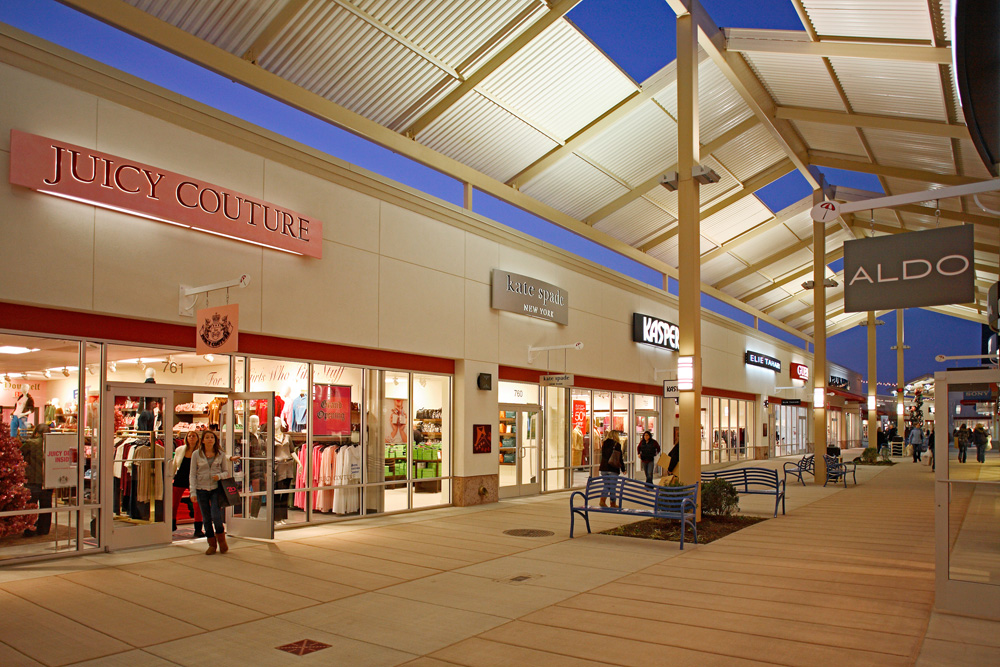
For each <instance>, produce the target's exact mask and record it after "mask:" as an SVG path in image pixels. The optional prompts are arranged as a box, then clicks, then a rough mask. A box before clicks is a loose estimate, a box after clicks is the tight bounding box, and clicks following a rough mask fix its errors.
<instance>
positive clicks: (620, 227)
mask: <svg viewBox="0 0 1000 667" xmlns="http://www.w3.org/2000/svg"><path fill="white" fill-rule="evenodd" d="M673 222H675V220H674V218H673V217H672V216H671V215H670V214H668V213H667V212H666V211H664V210H663V209H661V208H660V207H658V206H656V205H654V204H653V203H652V202H650V201H648V200H646V199H643V198H639V199H636V200H635V201H634V202H631V203H630V204H628V205H626V206H623V207H622V208H620V209H618V210H617V211H615V212H614V213H612V214H611V215H609V216H608V217H606V218H604V219H603V220H600V221H598V222H597V223H596V224H595V225H594V229H597V230H600V231H602V232H606V233H608V234H610V235H612V236H614V237H615V238H616V239H619V240H620V241H623V242H624V243H627V244H629V245H633V246H634V245H638V244H639V242H640V241H643V240H645V239H646V238H647V237H648V236H649V235H651V234H653V233H654V232H656V231H658V230H660V229H663V228H665V227H667V226H669V225H670V224H672V223H673Z"/></svg>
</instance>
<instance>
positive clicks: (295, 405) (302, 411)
mask: <svg viewBox="0 0 1000 667" xmlns="http://www.w3.org/2000/svg"><path fill="white" fill-rule="evenodd" d="M308 413H309V400H308V399H307V398H306V388H305V387H304V386H303V387H299V395H298V396H296V397H295V400H293V401H292V409H291V419H292V421H291V424H290V425H289V427H288V430H289V431H304V430H306V416H307V415H308Z"/></svg>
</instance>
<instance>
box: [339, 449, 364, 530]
mask: <svg viewBox="0 0 1000 667" xmlns="http://www.w3.org/2000/svg"><path fill="white" fill-rule="evenodd" d="M336 465H337V469H336V476H335V478H334V483H335V484H336V485H337V487H338V488H337V493H336V495H335V496H334V499H333V511H334V512H335V513H336V514H353V513H354V512H358V511H359V510H360V509H361V489H360V488H354V489H352V488H350V486H351V485H355V484H360V483H361V448H360V447H351V446H348V447H341V448H340V449H339V451H338V452H337V464H336Z"/></svg>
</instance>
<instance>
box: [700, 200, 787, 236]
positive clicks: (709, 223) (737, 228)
mask: <svg viewBox="0 0 1000 667" xmlns="http://www.w3.org/2000/svg"><path fill="white" fill-rule="evenodd" d="M769 218H771V212H770V211H769V210H768V209H767V207H766V206H764V204H762V203H761V202H760V200H759V199H757V198H756V197H754V196H753V195H750V196H749V197H744V198H743V199H741V200H739V201H738V202H736V203H735V204H733V205H732V206H727V207H726V208H724V209H723V210H721V211H719V212H718V213H716V214H715V215H711V216H709V217H707V218H705V219H703V220H702V221H701V233H702V235H703V236H705V237H706V238H709V239H711V240H712V241H713V242H715V243H716V244H717V245H721V244H723V243H725V242H726V241H728V240H729V239H731V238H733V237H735V236H738V235H739V234H741V233H742V232H743V231H744V230H747V229H751V228H753V227H756V226H757V225H759V224H760V223H762V222H764V221H765V220H768V219H769Z"/></svg>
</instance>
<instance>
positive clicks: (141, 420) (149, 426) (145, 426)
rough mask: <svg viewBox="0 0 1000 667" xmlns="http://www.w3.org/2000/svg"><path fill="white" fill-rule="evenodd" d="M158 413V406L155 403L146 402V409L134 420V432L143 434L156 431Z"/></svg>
mask: <svg viewBox="0 0 1000 667" xmlns="http://www.w3.org/2000/svg"><path fill="white" fill-rule="evenodd" d="M159 411H160V406H158V405H157V404H156V401H153V400H149V401H146V409H145V410H143V411H142V412H140V413H139V417H138V418H136V420H135V430H137V431H144V432H145V431H156V430H157V429H156V422H157V416H158V413H159Z"/></svg>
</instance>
